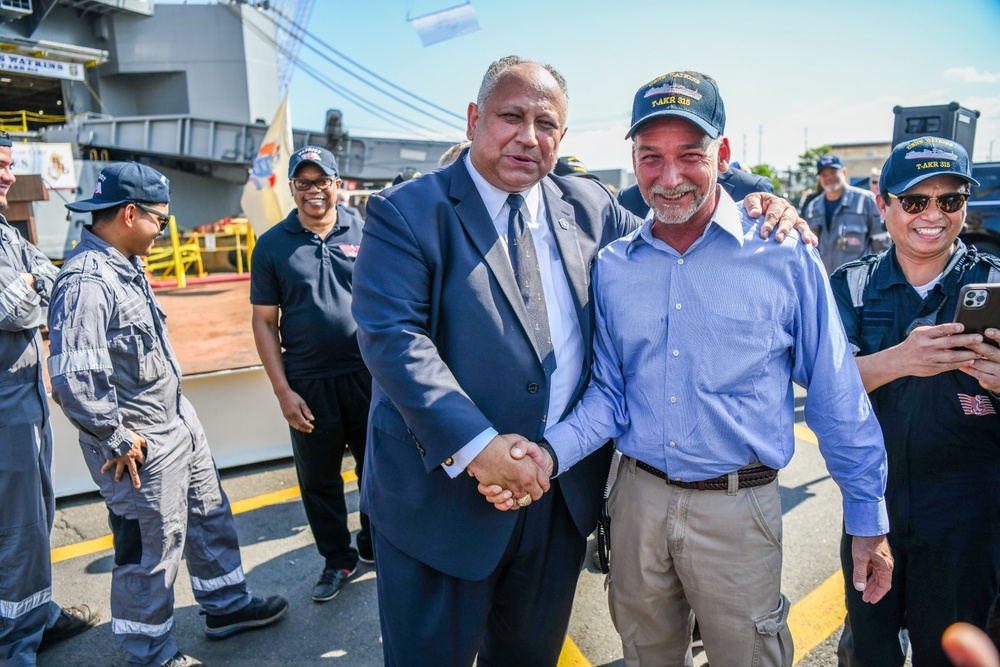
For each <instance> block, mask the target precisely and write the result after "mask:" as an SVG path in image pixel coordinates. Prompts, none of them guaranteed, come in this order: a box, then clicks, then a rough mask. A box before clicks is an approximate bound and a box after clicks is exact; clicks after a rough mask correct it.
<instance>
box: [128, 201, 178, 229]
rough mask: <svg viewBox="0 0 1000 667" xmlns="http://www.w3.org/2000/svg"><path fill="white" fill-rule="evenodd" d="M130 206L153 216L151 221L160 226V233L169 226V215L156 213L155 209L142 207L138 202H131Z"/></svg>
mask: <svg viewBox="0 0 1000 667" xmlns="http://www.w3.org/2000/svg"><path fill="white" fill-rule="evenodd" d="M132 205H133V206H135V207H136V208H137V209H140V210H142V211H145V212H146V213H149V214H150V215H151V216H153V219H154V220H156V223H157V224H158V225H159V226H160V231H161V232H162V231H163V230H164V229H166V228H167V225H169V224H170V216H169V215H163V214H162V213H160V212H159V211H157V210H156V209H155V208H150V207H148V206H143V205H142V204H140V203H139V202H132Z"/></svg>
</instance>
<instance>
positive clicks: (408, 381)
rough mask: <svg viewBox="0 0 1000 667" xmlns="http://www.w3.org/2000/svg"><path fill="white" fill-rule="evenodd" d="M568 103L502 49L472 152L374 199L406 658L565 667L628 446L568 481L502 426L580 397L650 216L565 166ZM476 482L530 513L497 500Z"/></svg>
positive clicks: (378, 334) (386, 589)
mask: <svg viewBox="0 0 1000 667" xmlns="http://www.w3.org/2000/svg"><path fill="white" fill-rule="evenodd" d="M566 99H567V95H566V84H565V81H564V80H563V78H562V76H560V75H559V73H558V72H556V71H555V70H554V69H553V68H551V67H550V66H547V65H541V64H539V63H535V62H532V61H527V60H525V59H522V58H519V57H517V56H509V57H507V58H503V59H501V60H498V61H496V62H495V63H493V64H492V65H491V66H490V68H489V70H488V71H487V73H486V76H485V77H484V79H483V83H482V86H481V88H480V91H479V95H478V98H477V101H476V102H475V103H473V104H470V105H469V110H468V116H469V123H468V132H467V133H468V137H469V139H470V140H471V141H472V146H471V147H470V149H469V150H467V151H465V152H463V154H462V155H461V157H460V158H459V159H458V160H457V161H456V162H455V163H454V164H452V165H451V166H449V167H447V168H444V169H442V170H438V171H435V172H432V173H429V174H425V175H423V176H421V177H420V178H419V179H414V180H412V181H408V182H406V183H403V184H401V185H399V186H396V187H393V188H389V189H387V190H385V191H383V192H382V193H380V194H377V195H373V196H372V197H371V198H369V200H368V216H367V222H366V224H365V233H364V238H363V241H362V244H361V246H362V247H361V251H360V253H359V256H358V261H357V264H356V266H355V271H354V303H353V314H354V317H355V319H356V321H357V323H358V328H359V334H358V339H359V343H360V346H361V352H362V355H363V356H364V358H365V361H366V363H367V365H368V367H369V368H370V369H371V372H372V375H373V377H374V386H373V388H372V410H371V416H370V419H369V435H368V444H367V452H366V459H365V469H366V472H365V478H364V482H363V484H362V489H361V506H362V509H363V510H364V511H365V512H367V513H368V514H369V516H370V517H371V520H372V524H373V527H372V533H373V538H374V546H375V558H376V564H377V569H378V594H379V613H380V618H381V625H382V641H383V650H384V655H385V662H386V664H387V665H435V666H436V667H441V666H444V667H447V666H451V665H455V666H462V667H465V666H468V665H471V664H472V662H473V660H474V659H476V656H477V653H478V664H479V665H480V667H488V666H490V665H520V666H531V665H540V666H541V665H544V666H552V665H555V664H556V662H557V661H558V656H559V651H560V649H561V646H562V643H563V638H564V636H565V633H566V628H567V625H568V623H569V616H570V611H571V609H572V604H573V594H574V592H575V589H576V581H577V578H578V575H579V571H580V568H581V566H582V564H583V559H584V553H585V548H586V536H587V535H589V534H590V533H591V531H592V530H593V529H594V527H595V525H596V521H597V515H598V508H599V506H600V501H601V498H602V490H603V487H604V482H605V479H606V477H607V474H608V467H609V461H610V456H611V450H610V448H609V447H605V448H604V449H602V450H601V451H599V452H597V453H595V454H594V455H592V456H591V457H590V458H588V459H587V460H585V461H583V462H582V463H580V464H579V465H577V466H575V467H574V468H573V470H572V471H569V472H568V473H567V474H566V475H562V476H560V477H559V478H558V480H554V481H553V482H552V486H551V489H549V487H548V481H547V479H546V477H545V475H544V474H543V473H541V471H540V470H539V469H537V468H536V467H535V466H534V464H533V463H532V462H531V460H529V459H524V460H521V461H515V460H514V459H513V458H511V456H510V447H511V444H513V443H514V442H516V440H517V439H519V438H515V437H514V436H513V435H500V434H520V435H524V436H526V437H528V438H529V439H537V438H539V437H541V436H542V434H543V433H544V430H545V426H546V424H547V423H549V422H551V423H555V422H557V421H558V420H559V418H561V417H562V416H564V415H565V414H566V413H567V412H568V410H569V408H570V407H571V406H572V405H573V404H574V403H575V402H576V400H577V399H578V398H579V396H580V394H581V393H582V391H583V390H584V388H585V387H586V385H587V379H588V371H589V368H590V361H591V344H590V342H591V332H592V327H593V322H592V319H593V313H592V310H591V304H590V295H589V288H590V267H591V264H592V262H593V260H594V257H595V256H596V254H597V251H598V250H599V249H600V248H601V247H603V246H604V245H605V244H607V243H609V242H610V241H612V240H614V239H616V238H618V237H620V236H622V235H624V234H625V233H627V232H629V231H630V230H632V229H634V228H635V227H636V226H637V225H638V220H637V219H635V218H634V217H633V216H631V215H630V214H629V213H627V212H626V211H624V210H623V209H621V208H620V207H619V206H618V205H617V204H616V202H615V200H614V198H613V197H612V196H611V194H610V193H609V192H608V191H607V190H606V189H605V188H604V187H603V186H601V185H600V184H599V183H597V182H595V181H591V180H589V179H581V178H571V177H566V178H564V177H558V176H551V175H549V172H550V171H551V170H552V168H553V166H554V164H555V162H556V159H557V158H558V148H559V142H560V140H561V139H562V137H563V135H564V134H565V131H566V122H565V121H566ZM779 208H782V209H784V210H785V212H786V213H789V214H790V215H791V217H790V218H788V219H787V222H785V223H784V225H783V228H784V230H786V231H787V229H788V228H789V227H790V223H791V220H793V219H794V217H795V212H794V209H793V208H788V207H779V206H772V207H771V210H770V211H769V212H768V220H769V224H765V225H764V227H767V229H768V231H770V229H771V228H773V223H774V218H775V217H776V215H777V214H780V213H781V211H779V210H778V209H779ZM777 236H778V238H781V237H782V236H783V233H782V231H781V230H779V232H778V233H777ZM508 237H510V238H512V239H514V238H516V239H518V241H517V243H516V244H514V243H511V244H510V247H508V243H507V239H508ZM526 248H527V249H530V250H533V252H531V253H529V254H530V266H529V264H526V263H524V262H525V256H524V255H522V252H524V251H525V249H526ZM515 263H516V264H517V265H518V266H520V267H521V269H520V270H519V271H518V272H517V274H516V275H515V271H514V270H513V269H512V265H513V264H515ZM528 274H531V276H533V278H534V280H535V282H534V283H533V284H534V285H535V286H534V287H533V288H532V289H531V290H528V289H525V287H524V280H526V276H527V275H528ZM531 276H528V277H531ZM539 308H540V309H541V311H542V313H543V314H542V316H541V318H540V319H539V315H538V312H539ZM466 473H468V474H466ZM469 475H473V476H475V477H477V478H478V480H479V481H482V482H484V483H486V484H491V483H497V484H500V485H501V486H503V488H507V489H511V490H512V491H513V492H514V493H515V496H514V497H515V498H517V499H519V503H520V504H521V506H522V507H526V508H527V509H523V510H521V511H518V512H497V511H495V510H494V509H493V507H492V506H491V505H490V504H489V503H487V502H485V501H484V500H483V498H482V496H481V495H480V494H479V492H478V491H477V486H476V480H474V479H471V478H470V477H469ZM501 480H503V481H501ZM545 490H548V491H549V492H548V493H545V494H544V495H542V492H543V491H545ZM533 501H534V502H533ZM528 505H530V507H527V506H528Z"/></svg>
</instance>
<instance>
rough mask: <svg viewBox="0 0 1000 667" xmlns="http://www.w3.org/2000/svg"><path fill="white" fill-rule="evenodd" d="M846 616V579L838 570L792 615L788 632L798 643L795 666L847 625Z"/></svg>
mask: <svg viewBox="0 0 1000 667" xmlns="http://www.w3.org/2000/svg"><path fill="white" fill-rule="evenodd" d="M846 613H847V609H846V608H845V607H844V575H843V574H842V573H841V571H840V570H837V571H836V572H834V573H833V575H832V576H831V577H830V578H829V579H827V580H826V581H824V582H823V583H822V584H820V585H819V586H818V587H817V588H816V589H815V590H814V591H813V592H811V593H810V594H809V595H807V596H805V597H804V598H802V599H801V600H799V601H798V602H796V603H795V604H793V605H792V608H791V610H790V611H789V612H788V629H789V630H791V632H792V639H794V640H795V659H794V661H793V662H792V664H793V665H794V664H796V663H797V662H798V661H799V660H801V659H802V658H804V657H806V655H808V654H809V652H810V651H812V650H813V649H814V648H816V647H817V646H819V645H820V644H822V643H823V642H825V641H826V640H827V638H829V637H830V635H832V634H833V633H834V632H835V631H836V630H837V628H839V627H840V625H841V623H843V622H844V615H845V614H846Z"/></svg>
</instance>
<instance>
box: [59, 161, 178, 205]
mask: <svg viewBox="0 0 1000 667" xmlns="http://www.w3.org/2000/svg"><path fill="white" fill-rule="evenodd" d="M129 202H142V203H146V204H169V203H170V181H168V180H167V177H166V176H164V175H163V174H161V173H160V172H158V171H156V170H155V169H153V168H152V167H150V166H147V165H144V164H139V163H138V162H114V163H112V164H109V165H108V166H107V167H105V168H104V169H103V170H102V171H101V175H100V176H98V177H97V185H96V186H95V187H94V196H93V197H91V198H90V199H81V200H80V201H77V202H73V203H72V204H66V208H68V209H69V210H71V211H79V212H87V211H100V210H102V209H105V208H111V207H113V206H121V205H122V204H127V203H129Z"/></svg>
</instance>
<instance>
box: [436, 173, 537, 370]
mask: <svg viewBox="0 0 1000 667" xmlns="http://www.w3.org/2000/svg"><path fill="white" fill-rule="evenodd" d="M448 195H449V196H450V197H451V198H452V199H454V200H456V201H457V202H458V203H457V204H455V213H456V215H457V216H458V219H459V221H460V222H461V224H462V227H463V228H464V229H465V232H466V233H467V234H468V235H469V238H470V239H472V244H473V245H474V246H475V247H476V249H477V250H478V251H479V253H480V254H481V255H482V256H483V259H484V260H486V265H487V266H489V267H490V271H491V272H492V273H493V277H494V278H496V281H497V283H498V284H499V285H500V290H501V291H502V292H503V294H504V296H505V297H507V301H508V302H509V303H510V306H511V309H513V311H514V314H515V315H516V316H517V320H518V322H519V323H520V324H521V328H522V329H524V331H525V333H526V334H528V336H527V338H528V340H529V342H530V343H531V347H532V349H533V350H534V351H535V356H536V357H538V358H539V361H540V360H541V355H540V354H539V352H538V345H537V343H536V342H535V337H534V336H533V335H530V331H531V325H530V321H529V320H528V310H527V309H526V308H525V307H524V301H522V300H521V292H520V290H519V289H518V288H517V280H515V278H514V270H513V269H512V268H511V266H510V259H509V258H508V257H507V251H506V250H505V249H504V245H503V244H502V243H501V242H500V238H499V237H498V236H497V231H496V227H494V226H493V220H491V219H490V216H489V214H488V213H487V212H486V206H485V205H484V204H483V198H482V197H480V196H479V191H478V190H477V189H476V184H475V183H473V182H472V177H471V176H469V172H468V170H467V169H466V168H465V161H464V154H463V157H460V158H459V159H458V160H457V161H456V163H455V165H454V169H453V176H452V179H451V189H450V191H449V192H448Z"/></svg>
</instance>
